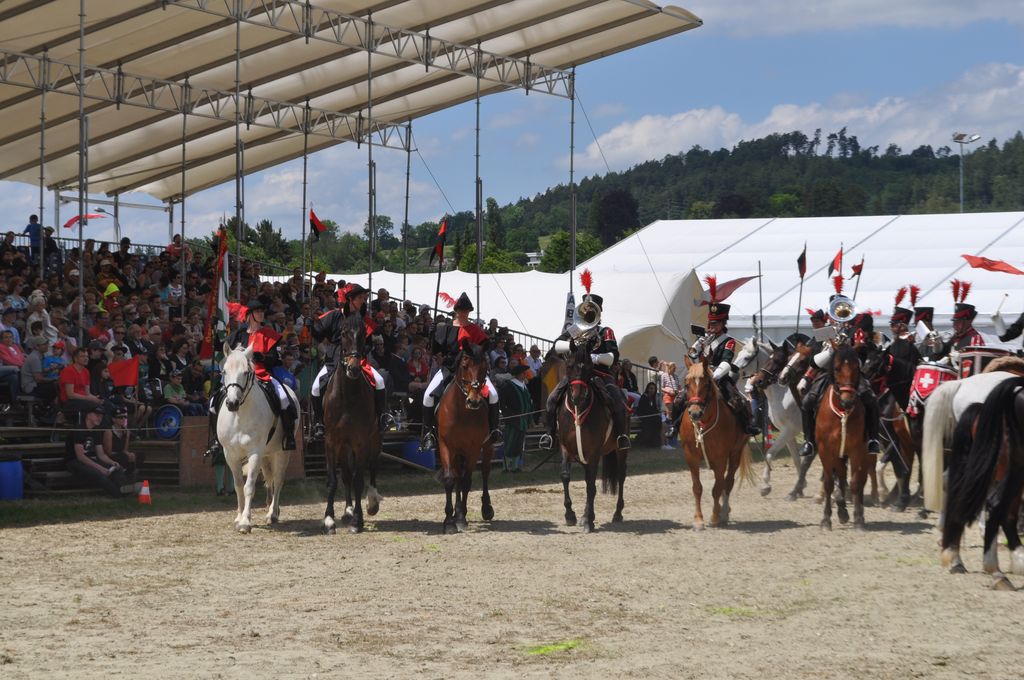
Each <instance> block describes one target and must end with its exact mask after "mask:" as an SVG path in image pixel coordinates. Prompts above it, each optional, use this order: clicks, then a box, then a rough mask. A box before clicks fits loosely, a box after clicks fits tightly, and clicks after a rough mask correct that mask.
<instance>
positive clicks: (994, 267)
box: [960, 255, 1024, 276]
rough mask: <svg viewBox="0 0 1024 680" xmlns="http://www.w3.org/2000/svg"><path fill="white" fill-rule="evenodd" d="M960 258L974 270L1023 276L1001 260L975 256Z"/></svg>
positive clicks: (1022, 273)
mask: <svg viewBox="0 0 1024 680" xmlns="http://www.w3.org/2000/svg"><path fill="white" fill-rule="evenodd" d="M960 257H962V258H964V259H965V260H967V264H969V265H971V266H972V267H974V268H975V269H987V270H988V271H990V272H1005V273H1007V274H1020V275H1022V276H1024V272H1022V271H1021V270H1019V269H1017V268H1016V267H1014V266H1013V265H1012V264H1010V263H1009V262H1004V261H1003V260H990V259H988V258H987V257H978V256H977V255H961V256H960Z"/></svg>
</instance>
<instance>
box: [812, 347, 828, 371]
mask: <svg viewBox="0 0 1024 680" xmlns="http://www.w3.org/2000/svg"><path fill="white" fill-rule="evenodd" d="M831 364H832V345H825V349H823V350H821V351H820V352H818V353H817V354H815V355H814V365H815V366H817V367H818V368H828V367H829V366H830V365H831Z"/></svg>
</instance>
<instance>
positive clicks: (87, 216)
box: [64, 213, 106, 229]
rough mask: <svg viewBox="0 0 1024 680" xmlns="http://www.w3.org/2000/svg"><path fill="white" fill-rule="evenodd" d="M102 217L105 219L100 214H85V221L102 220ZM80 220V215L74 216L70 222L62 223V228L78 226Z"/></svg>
mask: <svg viewBox="0 0 1024 680" xmlns="http://www.w3.org/2000/svg"><path fill="white" fill-rule="evenodd" d="M104 217H106V215H103V214H101V213H85V219H87V220H98V219H103V218H104ZM80 219H82V216H81V215H75V216H74V217H72V218H71V219H70V220H68V221H67V222H65V223H64V228H65V229H70V228H71V227H73V226H74V225H76V224H78V220H80Z"/></svg>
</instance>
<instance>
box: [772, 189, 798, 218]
mask: <svg viewBox="0 0 1024 680" xmlns="http://www.w3.org/2000/svg"><path fill="white" fill-rule="evenodd" d="M768 203H769V205H770V206H771V211H772V216H773V217H795V216H796V215H799V214H800V208H801V204H800V197H799V196H797V195H796V194H790V193H784V192H780V193H777V194H772V195H771V196H770V197H769V198H768Z"/></svg>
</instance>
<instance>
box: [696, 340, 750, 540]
mask: <svg viewBox="0 0 1024 680" xmlns="http://www.w3.org/2000/svg"><path fill="white" fill-rule="evenodd" d="M685 359H686V369H687V373H686V380H685V383H684V386H685V391H686V412H687V415H689V417H688V418H686V417H684V418H683V419H682V420H681V421H680V423H679V440H680V442H682V445H683V456H684V457H685V458H686V464H687V466H688V467H689V468H690V478H691V479H692V481H693V500H694V504H695V506H696V509H695V511H694V515H693V530H694V531H702V530H703V529H704V513H703V512H702V511H701V508H700V501H701V495H702V494H703V492H704V486H703V485H702V484H701V481H700V464H701V462H702V461H704V462H706V463H707V465H708V467H709V468H711V470H712V472H713V473H714V475H715V484H714V486H713V487H711V497H712V498H713V499H714V506H713V507H712V509H711V526H713V527H714V526H724V525H726V524H728V523H729V514H730V512H731V508H730V506H729V495H730V494H731V493H732V488H733V485H734V484H735V482H736V471H737V470H739V472H740V475H741V476H742V478H744V479H746V480H747V481H748V482H750V483H751V484H754V483H756V480H755V478H754V468H753V466H752V464H751V460H750V447H749V446H748V440H749V437H748V436H747V434H746V433H745V432H744V431H743V428H742V427H741V426H740V424H739V421H738V420H737V419H736V417H735V416H734V415H733V413H732V411H730V410H729V407H728V405H727V404H726V402H725V397H723V396H722V393H721V392H720V391H719V389H718V385H716V384H715V381H714V379H713V378H712V371H711V370H710V369H709V368H708V362H707V359H706V358H705V359H702V360H701V361H691V360H690V358H689V357H685Z"/></svg>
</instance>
